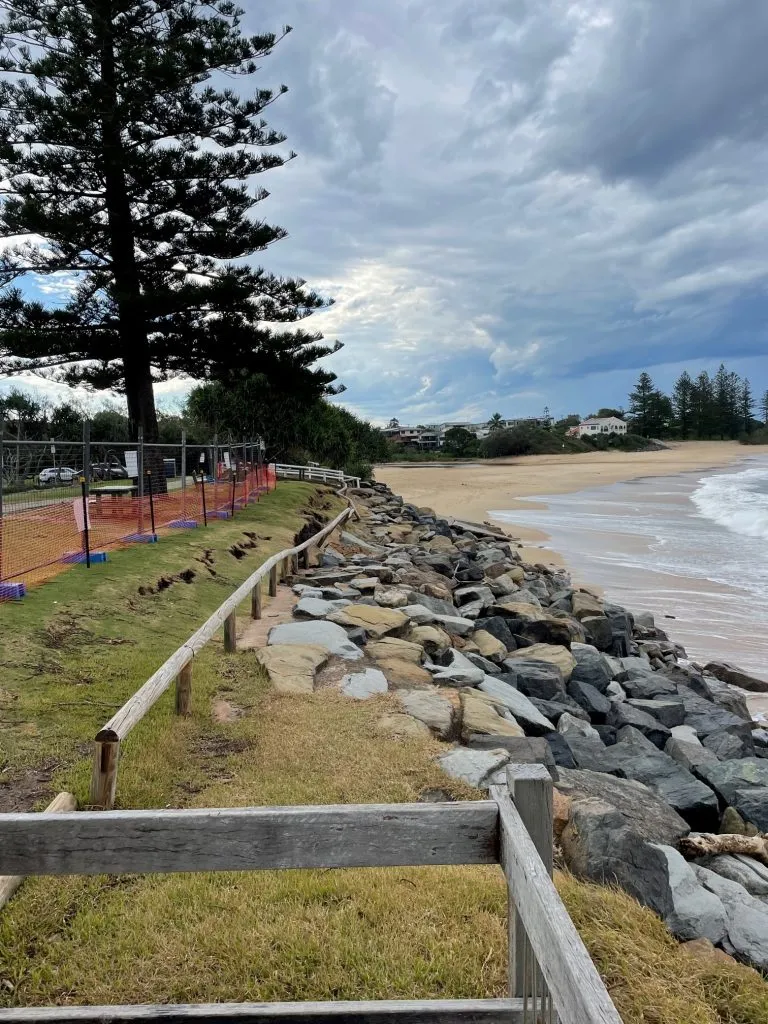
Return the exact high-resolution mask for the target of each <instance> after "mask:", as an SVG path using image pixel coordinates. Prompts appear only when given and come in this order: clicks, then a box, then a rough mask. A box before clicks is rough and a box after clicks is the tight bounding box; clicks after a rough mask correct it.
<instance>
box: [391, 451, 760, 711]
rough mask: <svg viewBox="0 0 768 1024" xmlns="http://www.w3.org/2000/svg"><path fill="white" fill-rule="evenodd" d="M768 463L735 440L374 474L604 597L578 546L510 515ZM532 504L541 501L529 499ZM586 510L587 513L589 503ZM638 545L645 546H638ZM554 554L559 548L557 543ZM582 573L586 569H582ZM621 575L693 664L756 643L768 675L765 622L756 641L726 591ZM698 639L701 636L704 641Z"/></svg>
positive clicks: (661, 577)
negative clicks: (498, 533) (486, 527)
mask: <svg viewBox="0 0 768 1024" xmlns="http://www.w3.org/2000/svg"><path fill="white" fill-rule="evenodd" d="M766 455H768V447H752V446H750V447H747V446H744V445H740V444H738V443H737V442H730V441H722V442H718V441H694V442H687V443H677V444H671V445H670V447H669V448H668V450H666V451H658V452H594V453H589V454H583V455H582V454H579V455H535V456H527V457H524V458H517V459H503V460H494V461H492V462H491V461H489V462H482V463H471V464H453V465H452V464H448V465H446V464H439V463H438V464H435V463H423V464H419V465H414V464H401V465H388V466H381V467H378V468H377V471H376V476H377V479H379V480H381V481H382V482H384V483H387V484H389V486H390V487H392V489H393V490H394V491H395V492H396V493H398V494H402V495H403V497H404V498H405V499H406V500H408V501H412V502H414V503H415V504H417V505H420V506H423V505H426V506H430V507H431V508H433V509H435V511H436V512H438V513H439V514H441V515H445V516H454V517H456V518H464V519H470V520H474V521H476V522H485V521H487V522H492V521H495V523H496V524H497V525H499V526H501V527H502V528H504V529H505V530H507V532H508V533H509V534H510V535H511V536H513V537H517V538H519V539H521V540H522V541H523V542H524V543H526V542H527V543H528V544H530V548H524V550H523V552H521V553H522V554H523V557H524V558H525V559H526V560H527V561H530V562H546V563H549V564H552V565H565V566H566V567H567V568H568V569H569V571H570V572H571V573H572V575H573V576H574V578H575V579H576V580H578V582H579V583H581V584H582V585H588V586H590V589H594V590H596V591H597V592H599V591H600V586H599V582H600V581H599V578H598V579H594V578H590V577H589V576H587V575H586V573H585V572H584V571H582V572H580V571H579V566H578V562H579V561H581V562H583V561H584V560H583V558H581V559H579V558H576V559H574V555H575V554H578V553H580V552H578V551H574V549H573V545H572V544H571V545H570V546H569V545H568V543H567V542H563V543H564V546H563V547H562V551H563V552H564V555H565V557H564V555H563V554H561V553H559V552H558V551H557V550H554V551H553V550H551V548H546V549H545V548H544V547H543V546H542V543H543V542H545V541H550V535H549V534H547V533H544V532H542V531H541V530H539V529H534V528H532V527H530V526H525V525H522V524H519V523H517V522H515V520H514V515H511V516H510V515H509V513H510V512H512V513H514V510H516V509H520V510H521V511H522V510H531V509H546V508H548V505H547V504H546V501H545V500H544V499H546V497H547V496H550V495H551V496H554V495H569V494H575V493H577V492H581V491H586V490H594V489H595V488H602V487H608V486H609V485H612V484H620V483H623V482H626V481H637V480H641V479H643V478H646V477H650V478H652V477H664V476H669V477H671V476H676V475H677V474H681V473H690V472H701V473H702V475H703V474H705V473H706V471H707V470H710V469H711V470H718V469H720V470H722V469H724V468H727V467H729V466H731V465H735V464H737V463H741V462H742V461H743V460H745V459H749V458H751V457H755V456H762V457H765V456H766ZM533 496H535V497H537V498H539V499H542V500H540V501H532V500H530V499H531V498H532V497H533ZM526 499H527V500H526ZM580 507H582V506H580ZM587 507H588V508H590V509H591V504H590V506H587ZM493 511H498V512H506V513H507V515H506V517H505V519H504V520H499V519H496V520H494V519H493V517H492V516H491V513H492V512H493ZM522 518H525V516H524V515H523V516H522ZM533 518H538V517H533ZM599 536H600V538H601V539H602V542H603V544H604V545H605V547H606V548H613V547H614V544H613V540H615V539H618V538H613V537H612V533H611V527H610V526H607V532H603V533H601V534H600V535H599ZM586 539H587V536H586V535H582V542H584V541H586ZM634 542H635V541H634V540H633V539H632V538H630V539H629V540H628V539H627V538H626V536H625V537H623V538H621V544H622V545H623V548H624V550H625V551H626V550H627V545H628V544H631V543H634ZM637 543H638V544H641V545H642V542H641V541H640V539H638V540H637ZM554 546H555V548H557V546H558V543H557V538H556V537H555V538H554ZM568 555H570V556H571V557H570V559H569V557H568ZM574 562H575V563H577V564H574ZM583 568H584V569H585V570H586V566H583ZM619 576H620V582H622V583H623V584H624V586H625V587H626V588H627V590H628V594H629V597H630V598H631V597H632V596H633V595H634V596H635V599H636V600H642V598H641V595H642V594H643V584H644V583H645V584H646V590H645V595H646V596H648V595H649V590H648V584H649V585H650V595H651V597H650V598H649V600H648V602H647V603H644V604H642V607H647V608H648V610H651V611H655V612H656V613H661V612H674V613H675V614H674V615H667V616H666V617H668V618H676V619H678V621H677V622H676V623H675V626H674V627H673V629H672V632H673V633H676V634H678V637H679V639H680V640H681V641H682V642H688V643H690V644H691V647H689V650H692V656H694V657H695V656H697V655H699V654H701V655H702V656H703V655H704V654H705V653H706V655H708V656H710V657H719V658H721V659H722V660H729V661H736V662H738V661H739V660H741V658H740V657H739V656H740V655H741V656H744V657H745V645H751V646H752V648H753V649H752V650H751V651H750V656H749V658H747V660H748V662H749V663H750V668H751V670H752V671H757V672H758V674H760V675H761V676H763V677H764V678H765V677H766V674H767V673H766V671H765V670H764V668H763V667H764V665H765V664H766V660H765V658H766V657H768V647H765V644H764V643H763V640H762V637H763V635H764V630H763V623H760V626H759V629H758V632H757V633H755V632H754V630H752V629H751V628H750V627H751V626H753V627H756V626H757V623H756V622H755V621H754V620H753V619H752V616H751V615H750V616H748V617H747V618H744V619H743V618H742V617H741V614H740V613H739V614H736V615H735V617H734V615H733V614H732V615H731V616H730V618H729V616H728V615H727V614H724V612H725V610H726V609H727V608H728V607H729V602H730V601H732V595H731V593H730V589H729V588H728V587H725V586H722V585H719V584H715V583H713V582H711V581H710V580H708V579H705V580H704V581H692V580H690V579H686V580H683V579H682V578H678V577H677V576H675V575H674V574H664V573H663V572H661V571H655V572H654V573H653V574H652V576H651V577H648V576H647V574H646V575H645V576H643V575H640V576H638V574H637V571H633V570H629V569H627V570H626V571H624V570H619ZM614 583H615V580H614ZM595 584H598V586H595ZM614 589H615V587H614ZM635 591H637V593H635ZM697 591H698V592H697ZM662 598H663V599H662ZM638 607H640V606H638ZM686 608H687V609H689V610H690V613H691V617H692V618H693V619H694V620H696V618H697V617H699V619H700V624H699V628H697V626H696V623H695V621H694V623H693V624H692V623H691V622H687V623H686V622H685V621H682V620H681V612H682V613H683V615H684V613H685V610H686ZM702 633H703V634H705V638H704V639H702V636H701V634H702ZM697 634H699V635H697ZM764 647H765V650H764V649H763V648H764ZM750 704H751V705H752V707H753V711H754V712H757V711H762V712H764V713H768V697H767V696H765V695H761V696H759V697H757V696H753V697H752V698H751V699H750Z"/></svg>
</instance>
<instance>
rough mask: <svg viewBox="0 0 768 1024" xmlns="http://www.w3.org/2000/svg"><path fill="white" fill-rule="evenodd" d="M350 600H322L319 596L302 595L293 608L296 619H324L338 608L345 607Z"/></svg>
mask: <svg viewBox="0 0 768 1024" xmlns="http://www.w3.org/2000/svg"><path fill="white" fill-rule="evenodd" d="M351 603H352V602H351V601H323V600H322V599H321V598H319V597H302V598H301V600H300V601H298V602H297V603H296V607H295V608H294V609H293V615H294V617H295V618H297V619H324V618H325V617H326V616H327V615H330V614H331V612H335V611H338V609H339V608H346V607H347V605H348V604H351Z"/></svg>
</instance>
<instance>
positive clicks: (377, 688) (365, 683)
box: [341, 668, 389, 700]
mask: <svg viewBox="0 0 768 1024" xmlns="http://www.w3.org/2000/svg"><path fill="white" fill-rule="evenodd" d="M388 689H389V685H388V683H387V677H386V676H385V675H384V673H383V672H382V671H381V670H380V669H378V668H366V669H363V671H362V672H352V673H350V674H349V675H346V676H344V678H343V679H342V680H341V692H342V693H343V694H345V696H347V697H354V698H355V699H356V700H368V698H369V697H375V696H376V694H378V693H386V692H387V690H388Z"/></svg>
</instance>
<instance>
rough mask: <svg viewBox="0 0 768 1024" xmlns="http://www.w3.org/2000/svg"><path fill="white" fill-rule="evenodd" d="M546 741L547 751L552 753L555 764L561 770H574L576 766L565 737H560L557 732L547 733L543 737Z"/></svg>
mask: <svg viewBox="0 0 768 1024" xmlns="http://www.w3.org/2000/svg"><path fill="white" fill-rule="evenodd" d="M544 739H545V740H546V741H547V745H548V746H549V749H550V750H551V751H552V756H553V757H554V759H555V764H556V765H558V767H561V768H576V767H577V764H576V761H575V760H574V757H573V754H572V753H571V748H570V746H569V745H568V742H567V740H566V738H565V736H562V735H561V734H560V733H559V732H548V733H546V735H545V736H544Z"/></svg>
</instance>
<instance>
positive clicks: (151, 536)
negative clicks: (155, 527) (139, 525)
mask: <svg viewBox="0 0 768 1024" xmlns="http://www.w3.org/2000/svg"><path fill="white" fill-rule="evenodd" d="M125 539H126V540H130V541H133V542H134V543H136V544H157V534H156V533H131V534H129V535H128V536H127V537H126V538H125Z"/></svg>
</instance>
